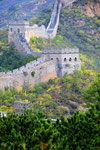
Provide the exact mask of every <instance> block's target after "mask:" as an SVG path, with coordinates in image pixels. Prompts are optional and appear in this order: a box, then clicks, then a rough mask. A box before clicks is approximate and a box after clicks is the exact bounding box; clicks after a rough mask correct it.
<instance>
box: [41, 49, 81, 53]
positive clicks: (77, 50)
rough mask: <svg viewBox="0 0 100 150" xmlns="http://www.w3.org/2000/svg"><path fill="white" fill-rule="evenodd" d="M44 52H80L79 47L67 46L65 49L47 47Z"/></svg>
mask: <svg viewBox="0 0 100 150" xmlns="http://www.w3.org/2000/svg"><path fill="white" fill-rule="evenodd" d="M42 53H43V54H75V53H79V49H78V48H65V49H60V48H59V49H46V50H44V51H43V52H42Z"/></svg>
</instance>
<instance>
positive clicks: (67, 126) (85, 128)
mask: <svg viewBox="0 0 100 150" xmlns="http://www.w3.org/2000/svg"><path fill="white" fill-rule="evenodd" d="M99 123H100V105H99V103H97V104H95V105H93V106H92V107H91V108H90V109H89V110H88V111H87V112H86V113H81V112H78V111H77V112H76V113H75V114H74V115H73V116H71V117H68V118H67V119H66V118H64V117H60V118H59V119H57V120H56V122H54V123H53V122H51V120H50V119H47V120H46V119H45V116H44V115H43V114H42V113H38V114H35V115H34V114H33V113H32V111H29V112H25V113H24V114H22V115H20V116H18V115H17V114H9V115H8V116H7V117H0V149H1V150H40V149H41V150H43V149H45V150H67V149H68V150H82V149H84V150H99V148H100V147H99V146H100V145H99V144H100V143H99V138H100V135H99V133H100V127H99V125H100V124H99Z"/></svg>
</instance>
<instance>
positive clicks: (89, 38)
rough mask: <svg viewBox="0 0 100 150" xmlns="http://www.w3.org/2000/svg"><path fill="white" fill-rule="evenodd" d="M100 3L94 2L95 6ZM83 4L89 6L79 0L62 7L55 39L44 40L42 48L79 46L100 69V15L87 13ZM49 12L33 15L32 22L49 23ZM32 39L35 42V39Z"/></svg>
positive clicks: (90, 2) (90, 3)
mask: <svg viewBox="0 0 100 150" xmlns="http://www.w3.org/2000/svg"><path fill="white" fill-rule="evenodd" d="M99 3H100V2H99ZM99 3H98V2H95V3H93V4H94V8H95V7H96V5H97V4H99ZM83 4H84V5H86V6H88V3H86V1H83V0H81V1H80V0H78V1H76V2H74V3H73V5H70V6H69V7H64V8H63V9H62V11H61V16H60V23H59V28H58V33H57V36H56V38H55V39H54V40H53V41H52V40H51V41H50V40H49V41H48V40H44V45H43V44H42V46H41V48H40V49H43V48H46V47H78V48H79V49H80V52H81V53H83V54H85V55H86V56H87V57H88V59H92V60H93V61H94V62H93V64H94V65H95V67H96V68H98V69H100V59H99V58H100V16H99V13H97V14H95V13H94V16H89V15H87V13H86V12H83V8H84V7H83ZM81 5H82V7H81ZM89 5H92V1H89ZM80 7H81V9H80ZM95 9H96V8H95ZM49 14H50V13H49V11H48V13H45V12H44V11H42V13H40V14H39V15H37V16H36V17H35V18H34V17H33V18H32V19H31V21H30V22H31V23H33V24H34V23H39V25H41V24H45V25H47V23H48V17H49ZM43 16H46V17H45V18H47V19H43ZM32 40H33V43H34V39H32ZM32 40H31V45H32Z"/></svg>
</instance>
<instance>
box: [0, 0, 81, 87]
mask: <svg viewBox="0 0 100 150" xmlns="http://www.w3.org/2000/svg"><path fill="white" fill-rule="evenodd" d="M70 2H72V0H68V3H70ZM61 3H62V1H60V0H57V1H56V4H55V6H54V10H53V13H52V17H51V20H50V23H49V25H48V28H47V30H46V29H45V27H44V26H41V27H38V26H36V25H35V26H34V27H29V23H28V22H25V21H23V22H15V23H11V24H10V26H9V34H8V42H9V43H11V42H13V43H14V44H15V46H16V48H17V50H18V51H19V52H20V53H21V54H22V55H23V56H24V57H27V56H28V55H30V54H31V55H33V56H38V57H40V58H38V59H37V60H35V61H33V62H30V63H28V64H26V65H25V66H22V67H20V68H17V69H14V70H13V71H9V72H0V90H5V89H7V88H11V87H15V88H16V89H17V90H21V89H22V88H32V87H34V86H35V85H36V84H39V83H40V82H47V81H48V80H49V79H51V78H56V77H62V76H63V75H64V74H65V73H68V74H73V73H74V70H75V69H79V70H80V69H81V61H80V58H79V49H78V48H66V49H47V50H44V51H43V52H35V51H34V50H33V49H32V48H31V47H30V45H29V43H28V41H29V40H30V38H31V36H37V34H38V33H39V35H40V33H41V35H42V34H43V35H42V36H43V37H45V38H46V37H48V34H49V37H50V36H51V37H53V38H54V36H56V32H57V27H58V23H59V15H60V9H61ZM33 28H34V30H33ZM36 28H37V30H36ZM33 31H34V32H33ZM31 32H33V33H32V35H31ZM33 34H34V35H33Z"/></svg>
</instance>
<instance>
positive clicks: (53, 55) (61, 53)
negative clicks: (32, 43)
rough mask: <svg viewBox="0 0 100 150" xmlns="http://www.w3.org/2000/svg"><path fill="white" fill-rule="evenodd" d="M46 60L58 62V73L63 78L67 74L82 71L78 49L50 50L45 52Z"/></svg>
mask: <svg viewBox="0 0 100 150" xmlns="http://www.w3.org/2000/svg"><path fill="white" fill-rule="evenodd" d="M43 56H44V59H46V60H47V59H48V60H56V73H57V76H58V77H62V76H63V75H64V74H65V73H68V74H73V73H74V70H75V69H78V70H80V69H81V61H80V58H79V49H78V48H66V49H48V50H45V51H44V52H43Z"/></svg>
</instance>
